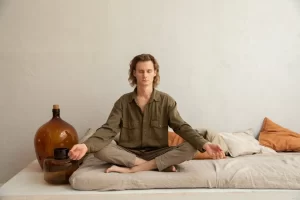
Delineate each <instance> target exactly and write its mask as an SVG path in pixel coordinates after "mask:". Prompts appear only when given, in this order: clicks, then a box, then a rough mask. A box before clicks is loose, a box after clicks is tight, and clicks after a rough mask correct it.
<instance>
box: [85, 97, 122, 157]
mask: <svg viewBox="0 0 300 200" xmlns="http://www.w3.org/2000/svg"><path fill="white" fill-rule="evenodd" d="M121 119H122V103H121V98H120V99H118V100H117V101H116V102H115V104H114V106H113V108H112V110H111V112H110V114H109V117H108V119H107V121H106V123H105V124H103V125H102V126H101V127H100V128H98V129H97V130H96V132H95V133H94V134H93V135H92V136H91V137H90V138H89V139H87V140H86V141H85V142H84V144H85V145H86V146H87V148H88V153H94V152H97V151H99V150H101V149H102V148H104V147H105V146H106V145H108V144H109V143H110V142H111V141H112V140H113V139H114V137H115V136H116V135H117V134H118V133H119V132H120V124H121Z"/></svg>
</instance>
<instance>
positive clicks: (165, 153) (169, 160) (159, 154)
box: [94, 141, 197, 171]
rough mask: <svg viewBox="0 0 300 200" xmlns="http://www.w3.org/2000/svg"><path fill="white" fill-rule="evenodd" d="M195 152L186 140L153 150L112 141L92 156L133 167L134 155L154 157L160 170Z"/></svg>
mask: <svg viewBox="0 0 300 200" xmlns="http://www.w3.org/2000/svg"><path fill="white" fill-rule="evenodd" d="M196 152H197V150H196V149H195V148H194V147H193V146H192V145H190V144H189V143H188V142H184V143H182V144H180V145H178V146H174V147H164V148H160V149H154V150H153V149H148V150H147V149H145V150H134V149H127V148H124V147H121V146H119V145H117V144H116V143H115V141H113V142H111V143H110V144H109V145H107V146H106V147H104V148H103V149H101V150H100V151H98V152H96V153H94V156H95V157H96V158H98V159H100V160H102V161H105V162H107V163H111V164H116V165H120V166H126V167H133V166H134V163H135V159H136V157H139V158H141V159H144V160H146V161H149V160H152V159H155V161H156V165H157V169H158V170H159V171H162V170H164V169H166V168H167V167H169V166H172V165H177V164H180V163H182V162H184V161H188V160H191V159H193V157H194V154H195V153H196Z"/></svg>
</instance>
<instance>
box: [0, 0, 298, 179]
mask: <svg viewBox="0 0 300 200" xmlns="http://www.w3.org/2000/svg"><path fill="white" fill-rule="evenodd" d="M299 21H300V2H299V1H296V0H294V1H293V0H290V1H288V0H235V1H234V0H229V1H221V0H213V1H212V0H202V1H200V0H189V1H186V0H176V1H175V0H164V1H161V0H152V1H145V0H127V1H121V0H119V1H117V0H110V1H109V0H101V1H96V0H94V1H92V0H89V1H83V0H82V1H73V0H68V1H59V0H51V1H50V0H49V1H39V0H27V1H18V0H11V1H8V0H1V1H0V67H1V68H0V69H1V70H0V78H1V79H0V89H1V98H0V110H1V121H0V123H1V124H0V127H1V132H0V136H1V140H0V152H1V154H0V155H1V157H0V158H1V159H0V162H1V165H0V168H1V171H0V182H5V181H7V180H8V179H9V178H11V177H12V176H13V175H14V174H16V173H17V172H18V171H19V170H20V169H22V168H23V167H25V166H26V165H27V164H28V163H29V162H31V161H32V160H33V159H35V154H34V146H33V138H34V135H35V132H36V130H37V129H38V127H39V126H41V125H42V124H43V123H45V122H46V121H48V120H49V119H50V118H51V108H52V105H53V104H60V106H61V115H62V118H63V119H65V120H66V121H68V122H69V123H71V124H72V125H74V127H75V128H76V129H77V131H78V133H79V134H80V135H82V134H83V132H84V131H86V130H87V129H88V128H89V127H92V128H97V127H99V126H100V125H102V123H104V122H105V120H106V118H107V116H108V113H109V112H110V109H111V107H112V104H113V103H114V101H115V100H116V99H117V98H118V97H119V96H120V95H121V94H123V93H125V92H128V91H131V90H132V88H130V86H129V84H128V81H127V78H128V64H129V61H130V60H131V59H132V57H133V56H135V55H136V54H140V53H151V54H153V55H154V56H155V57H157V59H158V61H159V63H160V65H161V77H162V81H161V84H160V86H159V88H158V89H160V90H163V91H165V92H168V93H169V94H170V95H172V96H173V97H174V98H175V99H176V100H177V102H178V104H179V110H180V112H181V115H182V116H183V117H184V119H185V120H186V121H188V122H189V123H190V124H191V125H192V126H193V127H195V128H197V127H204V128H214V129H217V130H222V131H236V130H241V129H247V128H253V129H254V130H255V132H256V134H257V133H258V131H259V128H260V126H261V123H262V120H263V118H264V117H265V116H267V117H270V118H271V119H272V120H274V121H275V122H278V123H280V124H282V125H284V126H285V127H287V128H290V129H292V130H294V131H298V132H299V131H300V125H299V119H298V118H299V114H300V104H299V102H300V97H299V89H300V78H299V74H300V68H299V66H300V23H299Z"/></svg>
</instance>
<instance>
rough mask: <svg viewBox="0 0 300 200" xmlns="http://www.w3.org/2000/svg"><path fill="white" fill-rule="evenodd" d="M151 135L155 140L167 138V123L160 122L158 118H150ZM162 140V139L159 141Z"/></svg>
mask: <svg viewBox="0 0 300 200" xmlns="http://www.w3.org/2000/svg"><path fill="white" fill-rule="evenodd" d="M150 125H151V136H152V138H153V139H155V140H166V139H168V137H167V136H168V124H167V123H163V122H160V121H158V120H152V121H151V123H150ZM159 142H164V141H159Z"/></svg>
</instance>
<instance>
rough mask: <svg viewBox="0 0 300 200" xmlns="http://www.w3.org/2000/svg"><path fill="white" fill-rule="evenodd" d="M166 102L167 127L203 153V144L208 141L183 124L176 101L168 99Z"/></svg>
mask: <svg viewBox="0 0 300 200" xmlns="http://www.w3.org/2000/svg"><path fill="white" fill-rule="evenodd" d="M169 98H170V99H169V102H168V113H169V126H170V127H171V128H172V129H173V131H174V132H175V133H176V134H178V135H179V136H180V137H182V138H183V139H184V140H185V141H187V142H188V143H190V144H191V145H192V146H193V147H195V148H196V149H197V150H199V151H200V152H204V151H205V150H204V149H203V146H204V144H206V143H207V142H208V141H207V140H205V139H204V137H203V136H202V135H200V134H198V133H197V132H196V131H195V130H194V129H193V128H192V127H191V126H190V125H189V124H188V123H187V122H185V121H184V120H183V119H182V118H181V116H180V114H179V112H178V110H177V103H176V101H175V100H174V99H173V98H171V97H169Z"/></svg>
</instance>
